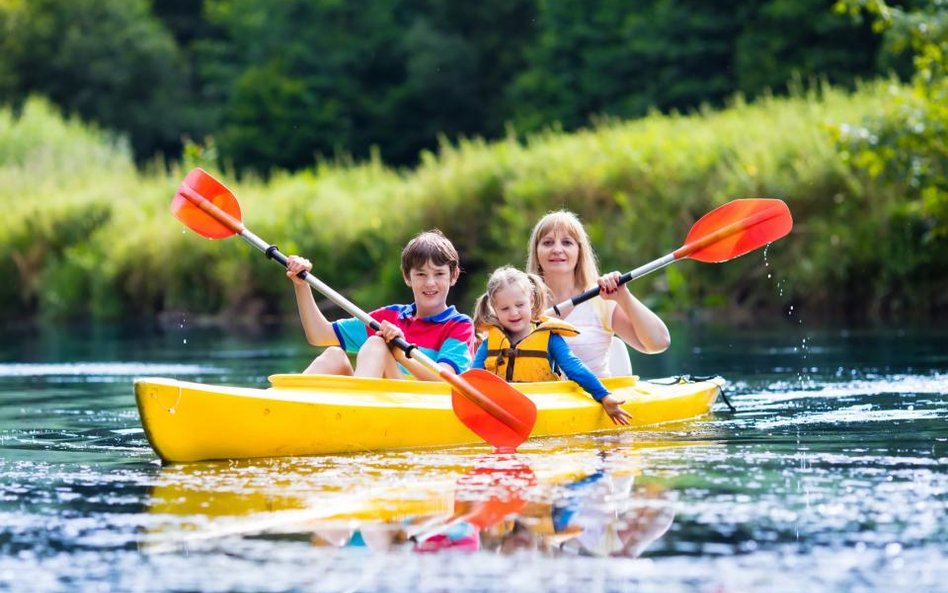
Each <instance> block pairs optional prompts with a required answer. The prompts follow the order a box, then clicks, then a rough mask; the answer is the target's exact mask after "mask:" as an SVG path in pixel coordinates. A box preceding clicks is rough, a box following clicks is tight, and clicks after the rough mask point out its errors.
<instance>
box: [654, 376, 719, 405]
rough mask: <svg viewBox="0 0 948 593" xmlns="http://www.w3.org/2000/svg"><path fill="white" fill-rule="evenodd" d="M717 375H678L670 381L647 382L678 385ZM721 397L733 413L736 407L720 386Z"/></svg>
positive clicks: (709, 378)
mask: <svg viewBox="0 0 948 593" xmlns="http://www.w3.org/2000/svg"><path fill="white" fill-rule="evenodd" d="M717 376H718V375H702V376H695V375H678V376H677V377H672V378H671V381H654V380H650V381H649V383H655V384H656V385H678V384H680V383H692V382H694V383H700V382H701V381H710V380H711V379H714V378H715V377H717ZM721 399H722V400H724V403H725V405H727V408H728V410H729V411H730V412H731V413H732V414H733V413H735V412H737V408H735V407H734V404H732V403H731V400H730V399H728V397H727V393H726V392H725V390H724V387H722V388H721Z"/></svg>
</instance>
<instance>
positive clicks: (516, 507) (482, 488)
mask: <svg viewBox="0 0 948 593" xmlns="http://www.w3.org/2000/svg"><path fill="white" fill-rule="evenodd" d="M495 457H496V456H491V458H488V459H486V460H485V461H486V462H487V463H486V464H483V465H479V466H477V467H475V468H474V469H473V470H471V471H470V472H468V473H467V474H466V475H464V476H462V477H461V478H460V479H459V480H458V482H457V485H458V494H457V495H456V499H455V501H454V515H455V516H457V517H461V518H462V519H463V520H465V521H467V522H468V523H471V524H472V525H474V526H475V527H477V528H478V529H488V528H489V527H491V526H493V525H495V524H496V523H498V522H500V521H501V520H503V519H504V518H505V517H507V516H508V515H512V514H514V513H516V512H518V511H520V509H522V508H523V507H524V506H525V505H526V504H527V501H526V500H525V499H524V494H525V493H526V491H527V490H528V489H529V488H532V487H533V486H536V483H537V477H536V474H534V473H533V470H532V469H531V468H530V466H528V465H526V464H525V463H523V462H521V461H518V460H517V459H515V458H512V457H507V456H502V457H496V458H495Z"/></svg>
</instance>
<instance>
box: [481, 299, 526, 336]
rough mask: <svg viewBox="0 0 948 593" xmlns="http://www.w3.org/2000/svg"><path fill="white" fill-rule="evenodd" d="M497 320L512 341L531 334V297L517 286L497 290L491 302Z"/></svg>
mask: <svg viewBox="0 0 948 593" xmlns="http://www.w3.org/2000/svg"><path fill="white" fill-rule="evenodd" d="M490 304H491V307H493V309H494V313H495V314H496V315H497V320H498V321H499V322H500V324H501V325H502V326H504V329H505V330H507V333H508V334H509V335H510V337H511V339H513V340H519V339H522V338H524V337H526V335H527V334H529V333H530V329H531V328H530V322H531V321H532V320H531V318H530V317H531V316H530V312H531V310H532V309H533V302H532V299H531V298H530V295H529V294H528V293H526V292H524V290H523V289H521V288H519V287H517V286H505V287H503V288H501V289H499V290H497V291H496V292H495V293H494V295H493V297H491V301H490Z"/></svg>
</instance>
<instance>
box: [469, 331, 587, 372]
mask: <svg viewBox="0 0 948 593" xmlns="http://www.w3.org/2000/svg"><path fill="white" fill-rule="evenodd" d="M550 334H559V335H561V336H564V337H569V336H576V335H579V330H577V329H576V328H575V327H573V326H572V325H570V324H568V323H566V322H565V321H560V320H559V319H551V318H549V317H543V318H541V319H540V323H538V324H537V325H536V327H534V328H533V330H532V331H531V332H530V333H529V334H527V337H525V338H524V339H522V340H520V341H519V342H518V343H517V344H516V345H511V343H510V338H509V337H508V336H507V334H506V333H504V331H503V330H502V329H500V328H499V327H497V326H495V325H492V326H490V328H489V329H488V330H487V358H486V359H485V360H484V368H485V369H487V370H488V371H490V372H492V373H494V374H495V375H497V376H498V377H501V378H503V379H505V380H506V381H508V382H511V383H526V382H532V381H561V380H562V377H560V376H559V375H558V374H557V373H556V372H555V370H554V369H553V368H552V366H551V364H550Z"/></svg>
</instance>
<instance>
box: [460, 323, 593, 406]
mask: <svg viewBox="0 0 948 593" xmlns="http://www.w3.org/2000/svg"><path fill="white" fill-rule="evenodd" d="M486 360H487V340H484V341H483V342H482V343H481V345H480V347H479V348H478V349H477V353H476V354H475V355H474V364H472V365H471V368H475V369H483V368H485V367H484V362H485V361H486ZM547 361H548V362H549V363H550V368H559V369H560V370H562V371H563V374H564V375H566V378H567V379H569V380H570V381H575V382H576V383H578V384H579V386H580V387H582V388H583V389H585V390H586V392H588V393H589V395H591V396H592V397H593V399H594V400H596V401H597V402H598V401H601V400H602V398H604V397H606V396H607V395H609V390H608V389H606V386H605V385H603V384H602V381H600V380H599V377H597V376H596V375H594V374H593V372H592V371H590V370H589V367H587V366H586V365H585V364H583V361H581V360H580V359H579V357H578V356H576V355H575V354H573V351H572V350H571V349H570V347H569V344H567V343H566V340H565V339H563V336H560V335H557V334H551V335H550V342H549V347H548V349H547ZM554 365H555V366H554Z"/></svg>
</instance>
